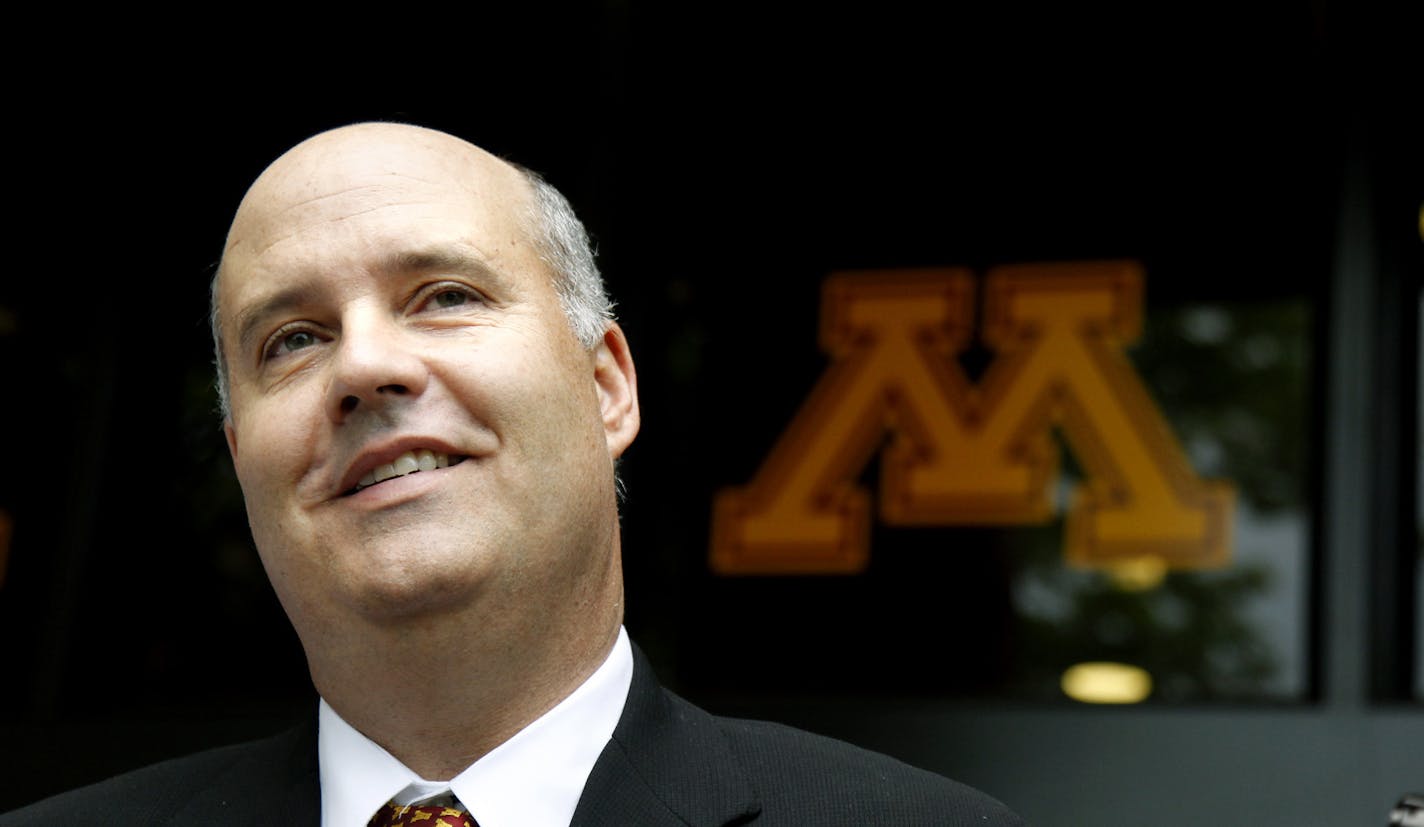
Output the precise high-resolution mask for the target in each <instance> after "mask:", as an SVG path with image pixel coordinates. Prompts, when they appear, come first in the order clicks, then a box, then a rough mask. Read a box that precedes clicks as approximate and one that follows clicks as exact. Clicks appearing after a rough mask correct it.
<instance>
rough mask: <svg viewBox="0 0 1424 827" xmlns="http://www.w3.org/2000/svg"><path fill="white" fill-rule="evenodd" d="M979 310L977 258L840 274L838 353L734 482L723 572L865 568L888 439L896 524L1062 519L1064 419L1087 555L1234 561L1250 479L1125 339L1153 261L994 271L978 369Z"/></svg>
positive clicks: (1134, 328) (832, 301)
mask: <svg viewBox="0 0 1424 827" xmlns="http://www.w3.org/2000/svg"><path fill="white" fill-rule="evenodd" d="M973 313H974V279H973V277H972V276H971V275H970V274H969V273H968V272H966V271H963V270H931V271H887V272H878V273H860V274H842V275H837V276H833V277H832V278H831V279H829V280H828V281H827V283H826V286H825V295H824V300H823V305H822V312H821V346H822V348H823V349H824V350H825V351H826V353H827V354H829V356H830V358H831V364H830V365H829V367H828V368H827V369H826V372H825V374H824V375H823V376H822V377H821V379H820V381H819V382H818V383H817V385H816V387H815V389H814V390H812V392H811V395H810V396H809V397H808V398H807V399H806V401H805V403H804V404H803V406H802V408H801V410H800V411H798V412H797V414H796V416H795V418H794V419H793V420H792V421H791V424H790V425H789V426H788V427H787V429H786V431H785V432H784V433H783V434H782V435H781V437H780V438H779V439H778V441H777V443H776V445H775V447H773V448H772V451H771V454H770V455H769V456H768V457H767V459H766V461H765V463H764V464H763V465H762V467H761V468H760V469H759V470H758V471H757V474H756V476H755V477H754V478H753V479H752V481H751V483H750V484H748V485H746V486H741V487H736V488H729V489H725V490H723V491H722V492H720V493H719V494H718V496H717V500H716V503H715V506H714V509H713V520H712V553H711V563H712V567H713V569H714V570H716V571H717V572H719V573H723V574H799V573H805V574H813V573H820V574H838V573H839V574H847V573H854V572H858V571H861V570H863V569H864V568H865V566H866V565H867V563H868V562H869V554H870V550H869V538H870V497H869V495H868V494H867V492H866V491H864V490H863V489H862V488H861V487H860V486H859V485H857V483H856V479H857V478H858V477H859V475H860V472H861V471H862V470H863V469H864V467H865V465H866V463H868V462H869V461H870V460H871V458H872V457H873V455H874V454H875V452H876V451H877V450H878V449H879V450H881V458H880V462H881V473H880V480H881V489H880V494H879V498H878V500H879V505H880V517H881V519H882V520H883V521H884V522H886V523H888V524H892V525H1012V524H1025V523H1040V522H1045V521H1048V520H1051V519H1053V518H1054V516H1055V514H1054V486H1055V485H1056V484H1057V482H1058V479H1059V471H1058V465H1059V451H1058V448H1057V446H1056V443H1055V442H1054V440H1053V438H1052V429H1054V428H1058V429H1059V431H1060V432H1061V433H1062V435H1063V438H1064V441H1065V442H1066V443H1067V446H1068V448H1069V450H1071V451H1072V452H1073V455H1074V457H1075V458H1076V459H1077V460H1078V464H1079V465H1080V466H1081V468H1082V470H1083V474H1084V477H1085V479H1084V481H1083V483H1082V484H1081V485H1078V486H1076V487H1075V489H1074V490H1073V491H1072V492H1070V494H1069V499H1068V509H1067V514H1066V524H1065V531H1064V534H1065V538H1066V539H1065V546H1066V548H1065V553H1066V555H1067V557H1068V559H1069V560H1070V561H1071V562H1074V563H1077V564H1081V565H1098V564H1106V563H1111V562H1114V561H1120V560H1126V559H1133V558H1138V557H1143V556H1149V555H1150V556H1156V557H1159V558H1161V559H1162V560H1164V561H1165V562H1166V563H1167V564H1168V565H1170V566H1174V567H1187V568H1194V567H1206V566H1215V565H1221V564H1224V563H1225V562H1226V561H1227V559H1228V558H1229V557H1230V542H1231V517H1232V511H1233V507H1234V503H1235V494H1234V492H1233V489H1232V488H1231V486H1230V485H1228V484H1226V483H1223V482H1219V481H1211V480H1203V479H1201V478H1200V477H1198V476H1197V474H1196V472H1195V471H1194V470H1193V469H1192V467H1191V465H1190V464H1189V463H1188V461H1187V458H1186V456H1185V455H1184V453H1183V452H1182V449H1181V447H1180V445H1179V444H1178V441H1177V439H1176V437H1175V436H1174V435H1173V434H1172V431H1171V429H1170V427H1169V426H1168V424H1167V422H1166V420H1165V419H1164V418H1163V416H1162V414H1161V412H1160V411H1158V409H1157V406H1156V405H1155V404H1154V403H1153V401H1152V399H1151V397H1150V396H1149V395H1148V393H1147V390H1146V388H1144V387H1143V385H1142V381H1141V380H1140V379H1139V378H1138V376H1137V373H1136V372H1135V371H1134V370H1133V368H1132V365H1131V364H1130V363H1129V362H1128V360H1127V357H1126V355H1125V354H1124V348H1126V347H1127V345H1129V344H1131V343H1132V342H1133V341H1134V340H1136V338H1137V336H1138V334H1139V332H1140V330H1141V324H1142V274H1141V271H1140V270H1139V268H1138V267H1137V266H1136V265H1135V264H1132V263H1130V262H1098V263H1076V264H1038V265H1024V266H1015V267H1001V268H998V269H995V270H993V271H991V272H990V273H989V275H988V277H987V278H986V279H985V295H984V320H983V325H982V330H983V339H984V344H985V345H986V346H987V347H988V348H990V349H992V350H993V351H994V354H995V355H994V361H993V363H992V364H991V365H990V366H989V369H988V371H987V372H986V373H985V374H984V376H983V377H982V379H981V381H980V382H979V383H978V384H972V383H971V382H970V381H969V379H968V377H966V376H965V374H964V372H963V370H962V368H961V367H960V365H959V362H958V360H957V359H956V354H958V353H959V352H960V351H961V350H963V349H964V348H965V347H966V346H967V345H968V344H969V339H970V336H971V335H972V332H973Z"/></svg>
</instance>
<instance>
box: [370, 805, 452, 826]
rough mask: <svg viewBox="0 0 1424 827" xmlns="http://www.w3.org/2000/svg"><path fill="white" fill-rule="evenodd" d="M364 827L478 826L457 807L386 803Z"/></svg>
mask: <svg viewBox="0 0 1424 827" xmlns="http://www.w3.org/2000/svg"><path fill="white" fill-rule="evenodd" d="M366 827H480V825H478V824H476V823H475V820H474V819H473V818H471V817H470V814H469V813H467V812H465V811H464V810H461V809H459V808H458V807H443V806H441V805H439V804H420V805H405V806H401V805H399V804H387V805H386V806H384V807H382V808H381V809H379V810H377V811H376V814H375V815H374V816H372V817H371V821H370V823H369V824H367V825H366Z"/></svg>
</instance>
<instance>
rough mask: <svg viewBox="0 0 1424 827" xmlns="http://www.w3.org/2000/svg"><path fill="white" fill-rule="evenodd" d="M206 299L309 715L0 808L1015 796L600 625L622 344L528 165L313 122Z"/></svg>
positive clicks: (352, 821)
mask: <svg viewBox="0 0 1424 827" xmlns="http://www.w3.org/2000/svg"><path fill="white" fill-rule="evenodd" d="M212 318H213V328H214V339H215V343H216V346H217V350H218V366H219V384H220V388H221V391H222V399H223V406H224V416H225V422H224V431H225V433H226V436H227V443H228V448H229V449H230V451H231V454H232V459H233V464H234V466H235V468H236V470H237V476H238V479H239V481H240V482H241V485H242V490H243V494H244V496H245V498H246V502H247V509H248V517H249V522H250V524H251V527H252V532H253V536H254V538H255V540H256V543H257V548H258V551H259V553H260V555H261V558H262V562H263V565H264V566H265V568H266V570H267V573H268V575H269V577H270V578H271V580H272V584H273V587H274V588H275V590H276V592H277V595H278V597H279V598H280V600H281V602H282V606H283V608H284V609H285V610H286V612H287V614H288V616H289V617H290V618H291V621H292V624H293V625H294V626H295V628H296V630H297V633H298V635H299V637H300V638H301V641H302V646H303V648H304V649H305V651H306V655H307V660H308V664H309V666H310V670H311V675H312V680H313V683H314V684H315V686H316V688H317V690H318V692H319V693H320V695H321V698H322V701H321V704H320V709H319V712H318V717H317V721H316V722H313V723H315V724H316V725H315V726H313V725H311V724H309V725H307V726H306V727H303V728H301V729H298V730H295V731H293V732H290V733H287V734H285V735H282V736H278V737H277V738H274V739H269V740H267V741H262V742H256V743H253V744H248V745H240V746H237V747H229V748H226V749H221V750H215V751H212V752H208V753H203V754H200V755H198V756H194V757H191V758H187V759H182V760H179V761H174V762H168V763H166V764H160V765H157V766H155V767H151V768H148V769H146V770H140V771H138V772H135V773H130V774H128V775H125V776H120V777H119V778H116V779H112V780H110V781H108V782H105V783H103V784H99V785H95V786H94V787H90V788H86V789H84V790H80V791H77V792H74V793H70V794H68V795H65V796H60V797H58V798H56V799H51V800H50V801H48V802H42V803H41V804H39V805H35V806H34V807H31V808H28V809H26V810H21V811H18V812H17V813H13V814H11V816H9V817H6V818H3V819H0V821H3V823H5V824H12V823H13V824H30V823H50V822H51V821H52V820H53V819H56V818H60V817H63V818H65V819H66V821H67V822H68V823H74V822H75V821H76V815H75V814H78V815H77V820H78V821H79V822H81V823H83V822H86V820H87V821H91V822H92V823H101V824H129V823H133V824H168V823H172V824H188V823H193V824H197V823H202V824H248V823H253V824H255V823H263V824H266V823H283V824H299V823H307V824H316V823H318V822H319V823H321V824H323V825H328V827H360V825H365V824H367V823H368V822H370V823H372V824H376V823H405V822H407V821H408V822H409V823H412V824H414V823H419V821H421V820H422V819H424V820H427V821H429V823H431V824H435V823H436V821H435V819H439V818H445V819H447V821H448V822H449V823H451V824H454V823H459V822H457V821H456V819H465V818H470V817H472V818H473V819H474V820H475V821H477V822H478V823H479V824H480V825H482V827H507V825H546V824H548V825H567V824H570V823H572V824H576V825H594V824H609V825H612V824H618V825H643V824H648V825H657V824H669V825H671V824H695V825H704V824H706V825H721V824H730V823H737V824H743V823H751V824H758V825H773V824H794V825H811V824H921V823H922V824H960V823H963V824H975V825H982V824H1017V823H1021V822H1019V820H1018V819H1017V818H1016V817H1015V816H1014V815H1013V814H1012V813H1010V812H1008V811H1007V810H1005V809H1004V808H1003V807H1002V805H1000V804H998V803H997V802H995V801H993V800H992V799H989V798H987V797H985V796H983V795H981V794H979V793H977V792H975V791H973V790H970V789H968V788H966V787H963V786H960V785H957V784H954V783H953V782H950V781H947V780H944V779H941V778H938V777H936V776H933V775H930V774H928V773H923V772H921V771H918V770H914V769H912V768H910V767H907V766H905V765H903V764H899V763H898V762H895V761H893V760H891V759H889V758H885V757H883V756H878V755H875V754H872V753H868V752H865V751H862V750H858V749H856V748H853V747H850V746H849V745H845V744H841V743H838V742H835V741H830V740H828V739H823V738H819V737H816V736H812V735H809V734H806V733H801V732H797V731H794V730H790V729H787V728H784V727H778V726H775V725H771V724H762V723H752V722H744V721H731V720H724V719H719V718H715V717H712V716H710V715H708V714H707V713H705V712H703V711H701V710H699V709H697V708H695V707H692V706H690V705H689V704H687V703H686V702H684V701H682V700H681V699H678V698H676V697H675V696H672V695H670V694H668V693H666V692H665V691H663V690H662V689H661V688H659V687H658V686H657V683H656V681H655V678H654V677H653V675H652V673H651V671H650V669H649V668H648V665H647V664H646V663H645V662H644V661H643V660H642V658H641V656H640V655H638V654H637V653H636V651H635V650H633V649H632V647H631V645H630V644H629V642H628V640H627V636H626V634H624V633H623V631H622V627H621V622H622V607H623V591H622V589H623V585H622V574H621V564H620V558H619V551H620V541H619V524H618V511H617V502H616V496H615V487H616V486H615V476H614V474H615V470H614V465H615V463H616V461H617V459H618V457H619V456H620V455H621V454H622V453H623V451H624V450H625V449H626V448H627V447H628V445H629V444H630V443H631V442H632V440H633V437H634V435H635V434H636V433H637V431H638V425H639V413H638V400H637V382H636V377H635V374H634V368H633V360H632V357H631V356H630V354H629V349H628V344H627V341H626V340H625V339H624V336H623V332H622V330H621V329H620V328H619V327H618V325H617V324H616V323H615V322H613V321H612V320H611V314H610V312H609V302H608V300H607V298H606V296H605V295H604V293H603V287H602V283H601V281H600V280H599V277H598V274H597V270H596V269H595V268H594V266H593V262H592V257H591V255H590V253H589V251H588V245H587V239H586V237H585V236H584V232H583V228H582V226H581V225H580V224H579V223H578V221H577V219H576V218H574V216H573V214H572V212H571V211H570V210H569V209H568V206H567V204H566V203H565V202H564V201H563V199H562V197H560V196H559V195H558V194H557V193H556V192H555V191H554V190H552V188H550V187H548V186H547V185H546V184H544V183H543V182H541V181H539V180H538V179H537V178H535V177H534V176H532V175H530V174H528V173H526V172H523V171H521V170H518V169H516V168H514V167H512V166H510V165H509V164H506V163H504V162H502V161H500V160H499V159H497V158H495V157H493V156H491V155H489V154H488V153H485V152H484V151H482V150H480V149H478V148H476V147H474V146H472V145H470V144H468V143H465V142H464V141H461V140H458V139H456V138H453V137H451V136H449V135H445V134H443V133H439V132H434V131H431V130H426V129H421V128H417V127H411V126H402V125H395V124H361V125H356V126H350V127H345V128H342V129H337V130H333V131H331V132H326V133H323V134H321V135H317V136H316V137H313V138H311V139H309V140H307V141H305V142H303V143H302V144H300V145H298V146H297V147H295V148H293V149H292V150H290V151H289V152H288V153H287V154H285V155H283V156H282V157H281V158H279V159H278V160H277V161H275V162H274V163H273V164H272V165H271V166H270V167H269V168H268V169H267V170H266V171H265V172H263V173H262V175H261V176H260V177H259V178H258V179H257V181H256V182H255V183H254V184H253V185H252V188H251V189H250V190H249V191H248V193H247V195H246V196H245V197H244V199H243V201H242V204H241V206H240V207H239V208H238V211H237V215H236V217H235V218H234V220H233V224H232V228H231V230H230V231H229V235H228V240H227V245H226V248H225V250H224V254H223V260H222V264H221V266H220V267H219V271H218V275H217V276H216V278H215V279H214V284H213V317H212ZM430 802H434V807H433V809H420V807H421V805H423V804H428V803H430ZM411 807H415V808H416V809H409V808H411ZM382 818H387V819H388V820H386V821H381V820H380V819H382Z"/></svg>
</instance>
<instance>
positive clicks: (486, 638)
mask: <svg viewBox="0 0 1424 827" xmlns="http://www.w3.org/2000/svg"><path fill="white" fill-rule="evenodd" d="M613 575H614V576H613V577H612V578H610V580H609V581H608V582H607V583H606V584H605V587H604V588H600V589H596V590H594V592H595V593H593V594H590V595H587V597H588V599H587V600H580V601H574V603H573V605H568V604H566V605H563V606H561V607H559V610H556V614H555V616H552V617H548V618H547V622H545V623H542V624H540V625H538V626H537V627H536V628H532V629H530V628H521V627H518V626H515V625H513V624H512V623H511V620H510V619H511V618H514V617H519V616H520V615H521V613H519V612H500V611H494V610H481V608H480V607H471V608H469V609H467V610H464V611H461V612H457V613H453V614H447V615H442V616H440V617H434V618H426V617H422V618H413V619H408V620H403V621H402V622H400V623H395V624H392V623H382V624H374V625H373V624H366V625H363V626H361V627H356V628H358V633H355V634H344V635H340V636H339V637H337V643H336V645H329V644H330V639H329V638H328V640H326V641H325V643H327V644H328V645H324V646H322V647H312V646H308V647H307V656H308V664H309V666H310V667H311V673H312V680H313V682H314V683H315V684H316V688H317V691H319V692H320V693H321V695H322V697H323V698H325V699H326V702H327V703H328V704H329V705H330V706H331V708H332V709H333V710H335V711H336V712H337V714H339V715H340V716H341V717H342V718H343V719H344V720H345V721H346V722H347V723H349V724H351V725H352V726H353V727H355V728H356V729H357V730H358V731H360V732H361V733H362V734H364V735H365V736H366V737H368V738H370V739H371V740H372V741H375V742H376V743H377V744H380V745H381V746H382V747H383V748H385V750H386V751H387V752H389V753H391V755H393V756H395V757H396V758H397V759H398V760H399V761H400V762H401V763H403V764H405V765H406V766H407V767H409V768H410V769H411V770H413V771H415V772H416V773H417V774H419V775H420V776H421V777H422V778H425V779H428V780H432V781H436V780H439V781H443V780H448V779H450V778H453V777H454V776H456V775H458V774H459V773H460V772H461V771H463V770H464V769H465V768H466V767H469V766H470V765H471V764H473V763H474V762H475V761H477V760H479V758H481V757H482V756H484V755H485V754H486V753H488V752H489V751H490V750H492V749H494V748H495V747H497V746H499V745H500V744H502V743H504V742H505V741H507V740H509V738H511V737H513V736H514V735H515V734H516V733H518V732H519V731H520V730H521V729H523V728H524V727H526V726H528V725H529V724H530V723H532V722H534V721H535V720H536V719H538V718H539V717H540V716H541V715H543V714H544V713H546V712H548V711H549V710H550V709H552V708H553V707H554V706H556V705H557V704H558V703H559V702H560V701H562V700H563V699H564V698H566V697H568V696H569V695H570V694H572V693H573V691H574V690H575V689H577V688H578V687H579V686H580V685H581V684H583V682H584V681H585V680H587V679H588V677H589V676H590V675H592V674H593V673H594V671H595V670H597V669H598V667H599V665H601V664H602V663H603V661H604V660H605V659H606V658H607V657H608V653H609V652H610V651H611V650H612V648H613V644H614V642H615V641H616V640H617V639H618V629H619V625H620V623H621V621H622V583H621V578H620V577H618V576H617V572H616V567H615V571H614V572H613ZM527 625H528V623H527V615H525V626H527ZM352 628H353V627H349V626H348V627H346V629H347V630H350V629H352Z"/></svg>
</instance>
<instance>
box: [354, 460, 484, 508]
mask: <svg viewBox="0 0 1424 827" xmlns="http://www.w3.org/2000/svg"><path fill="white" fill-rule="evenodd" d="M465 459H466V457H464V456H461V455H459V454H456V455H454V456H451V455H450V454H442V453H440V452H438V451H429V450H426V449H424V448H421V449H420V450H418V451H406V452H405V453H404V454H401V455H400V456H398V457H396V458H395V459H394V460H392V461H391V462H387V463H384V464H381V465H377V466H376V467H375V468H372V469H371V470H370V471H367V472H366V476H364V477H362V478H361V479H360V481H359V482H357V483H356V485H355V487H353V488H352V489H351V490H349V491H347V492H345V493H344V494H343V495H342V496H345V497H349V496H351V495H352V494H355V493H356V492H357V491H361V490H363V489H366V488H370V487H371V486H373V485H379V484H381V483H383V482H385V481H386V480H393V479H395V478H396V477H404V476H406V475H407V474H415V473H419V472H421V471H434V470H435V469H437V468H448V467H450V466H452V465H459V464H460V463H462V462H464V461H465Z"/></svg>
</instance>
